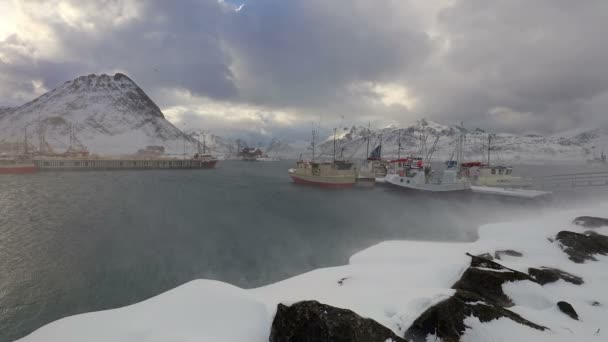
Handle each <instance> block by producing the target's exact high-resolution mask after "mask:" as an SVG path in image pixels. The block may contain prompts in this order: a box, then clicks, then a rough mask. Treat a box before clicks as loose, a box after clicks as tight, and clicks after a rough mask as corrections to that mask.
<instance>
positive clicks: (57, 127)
mask: <svg viewBox="0 0 608 342" xmlns="http://www.w3.org/2000/svg"><path fill="white" fill-rule="evenodd" d="M26 127H27V136H28V140H29V143H30V144H31V145H32V146H31V147H33V148H36V147H38V146H39V144H40V140H41V139H43V140H46V142H47V143H48V144H49V145H50V146H51V147H52V148H53V149H54V150H56V151H57V152H63V151H64V150H65V149H66V148H67V147H68V144H69V137H70V133H71V132H72V131H73V133H74V135H75V137H76V139H77V140H78V142H79V143H80V144H81V145H84V146H85V147H86V148H88V149H89V150H90V151H91V152H94V153H104V154H123V153H133V152H135V151H137V150H138V149H140V148H143V147H145V146H147V145H162V146H165V149H166V150H168V151H176V152H177V151H182V150H183V141H184V139H187V140H189V141H190V143H192V142H194V141H193V140H192V138H189V137H186V136H185V135H184V133H183V132H182V131H180V130H179V129H178V128H176V127H175V126H173V125H172V124H171V123H170V122H169V121H167V120H166V119H165V117H164V115H163V113H162V112H161V110H160V109H159V108H158V106H157V105H156V104H155V103H154V102H153V101H152V100H151V99H150V98H149V97H148V96H147V95H146V94H145V93H144V91H143V90H142V89H141V88H140V87H139V86H137V84H135V82H133V80H131V79H130V78H129V77H127V76H125V75H123V74H119V73H117V74H115V75H114V76H109V75H105V74H102V75H88V76H81V77H78V78H77V79H74V80H72V81H68V82H66V83H64V84H63V85H61V86H59V87H57V88H55V89H53V90H51V91H49V92H48V93H46V94H44V95H42V96H40V97H39V98H37V99H35V100H33V101H31V102H28V103H26V104H24V105H22V106H20V107H16V108H4V109H0V142H4V143H14V142H20V143H22V142H23V141H24V138H25V134H26Z"/></svg>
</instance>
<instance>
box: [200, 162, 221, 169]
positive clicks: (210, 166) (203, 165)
mask: <svg viewBox="0 0 608 342" xmlns="http://www.w3.org/2000/svg"><path fill="white" fill-rule="evenodd" d="M216 164H217V160H208V161H204V162H202V163H201V167H200V168H201V169H214V168H215V165H216Z"/></svg>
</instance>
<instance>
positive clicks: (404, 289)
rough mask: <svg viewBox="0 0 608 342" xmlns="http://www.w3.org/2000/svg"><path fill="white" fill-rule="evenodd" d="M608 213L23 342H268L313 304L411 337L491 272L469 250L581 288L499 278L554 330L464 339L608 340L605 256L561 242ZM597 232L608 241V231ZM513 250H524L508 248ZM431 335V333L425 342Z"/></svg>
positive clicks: (389, 249) (575, 212)
mask: <svg viewBox="0 0 608 342" xmlns="http://www.w3.org/2000/svg"><path fill="white" fill-rule="evenodd" d="M606 212H608V203H600V204H596V205H594V206H593V207H590V208H585V209H572V210H561V211H542V210H539V215H538V217H537V218H535V219H532V220H528V221H521V222H508V223H496V224H489V225H484V226H482V227H480V229H479V239H478V240H477V241H475V242H471V243H437V242H423V241H388V242H383V243H380V244H378V245H376V246H373V247H371V248H368V249H366V250H364V251H362V252H360V253H357V254H355V255H353V256H352V257H351V258H350V262H349V264H348V265H345V266H340V267H331V268H324V269H319V270H315V271H312V272H309V273H306V274H303V275H300V276H297V277H293V278H290V279H287V280H284V281H281V282H278V283H275V284H272V285H268V286H265V287H261V288H257V289H251V290H242V289H239V288H236V287H233V286H231V285H227V284H222V283H219V282H216V281H209V280H197V281H193V282H190V283H188V284H186V285H183V286H181V287H178V288H176V289H174V290H172V291H169V292H167V293H164V294H161V295H159V296H157V297H154V298H152V299H149V300H147V301H144V302H142V303H139V304H135V305H131V306H127V307H124V308H120V309H114V310H107V311H101V312H97V313H89V314H83V315H76V316H72V317H68V318H64V319H61V320H59V321H56V322H53V323H51V324H48V325H46V326H44V327H42V328H40V329H39V330H37V331H35V332H34V333H32V334H31V335H29V336H27V337H25V338H23V339H22V341H23V342H32V341H48V342H53V341H62V342H69V341H83V340H87V341H110V340H111V341H160V340H179V341H214V342H221V341H235V342H236V341H239V342H240V341H244V340H246V341H252V342H262V341H264V342H266V341H268V338H269V335H270V328H271V324H272V319H273V316H274V313H275V312H276V308H277V305H278V304H279V303H281V304H284V305H287V306H289V305H292V304H295V303H297V302H300V301H307V300H316V301H318V302H320V303H323V304H327V305H331V306H334V307H338V308H343V309H348V310H352V311H353V312H354V313H356V314H357V315H360V316H362V317H365V318H370V319H373V320H374V321H376V322H378V323H380V324H382V325H384V326H385V327H387V328H389V329H391V330H392V331H393V332H394V333H395V334H396V335H398V336H404V334H405V332H406V330H407V329H408V328H409V327H410V326H411V325H412V323H413V322H415V321H416V319H417V318H419V317H420V316H421V315H422V314H423V313H424V312H425V311H427V310H429V309H430V308H432V307H433V306H434V305H436V304H438V303H440V302H441V303H445V300H447V299H450V298H453V296H454V294H455V293H458V292H456V291H463V290H462V289H460V288H459V289H453V286H454V284H455V283H456V282H457V281H458V280H459V279H461V278H462V276H463V274H464V272H465V270H467V269H469V268H470V267H472V266H475V267H477V268H478V269H482V270H483V269H490V270H492V268H491V267H492V265H489V264H488V265H489V266H484V265H483V264H477V265H472V264H471V258H470V257H469V256H467V255H466V253H467V252H468V253H470V254H472V255H482V254H485V255H495V254H497V255H499V256H500V265H502V266H504V267H506V268H508V270H510V271H509V272H511V273H515V274H530V275H532V274H534V275H535V276H538V272H536V271H534V272H531V271H530V269H531V268H534V269H543V268H550V269H556V270H561V271H562V272H564V274H569V275H574V276H576V277H579V278H580V279H581V280H582V282H578V281H575V282H571V281H568V280H566V278H567V277H566V278H563V277H559V276H558V277H557V278H558V279H552V280H551V279H549V280H551V281H548V282H545V281H543V282H542V284H541V282H539V281H538V280H537V278H536V277H532V278H527V277H525V276H521V277H517V278H518V279H519V278H521V281H520V280H517V279H515V280H517V281H506V282H504V283H502V282H501V283H500V284H501V285H499V286H500V290H502V294H503V295H504V296H506V298H508V302H506V303H508V305H509V307H508V310H509V312H511V313H514V314H516V315H517V317H521V318H523V319H525V320H526V321H527V322H532V323H533V324H534V325H536V326H538V327H546V328H547V329H544V330H542V329H537V328H534V327H532V326H529V325H524V324H520V323H518V322H516V321H515V320H513V319H512V318H509V317H508V316H507V317H502V318H497V319H490V320H487V319H485V318H483V317H482V318H483V319H480V318H479V317H475V316H470V317H466V318H465V319H464V324H463V325H462V326H463V327H465V330H464V332H463V333H462V336H460V340H461V341H472V342H477V341H572V340H579V341H605V340H606V336H607V335H606V334H607V333H608V332H607V331H605V330H606V329H605V327H607V326H608V292H607V291H606V288H608V276H607V275H606V272H605V270H606V269H607V268H608V256H606V255H602V254H595V255H594V259H595V260H587V261H586V262H584V263H575V262H573V261H572V260H570V259H569V255H568V254H567V253H565V251H564V248H566V247H568V246H561V245H560V244H559V243H558V241H557V240H555V237H556V236H557V235H558V234H559V232H560V231H563V230H568V231H572V232H574V233H584V232H585V231H586V229H588V228H585V227H582V226H579V225H577V224H575V223H573V219H574V218H577V217H579V216H598V217H602V215H604V216H605V213H606ZM593 232H594V233H593V234H603V235H606V234H608V227H606V226H604V227H598V228H594V230H593ZM587 234H590V233H587ZM509 250H511V251H517V252H518V253H506V252H504V251H509ZM497 251H503V252H501V253H495V252H497ZM492 272H503V270H501V269H494V270H493V271H492ZM456 299H458V298H456ZM562 301H563V302H567V303H569V304H571V306H572V307H573V308H574V310H575V311H576V313H577V316H578V320H576V319H573V318H571V317H570V316H568V315H566V314H564V312H562V311H561V310H560V308H559V307H558V303H559V302H562ZM475 304H476V303H475V302H469V303H468V305H475ZM477 304H482V303H481V302H480V303H477ZM562 306H563V305H562ZM509 315H510V314H509ZM514 317H515V316H514ZM433 338H434V337H433V336H427V340H428V339H431V340H433Z"/></svg>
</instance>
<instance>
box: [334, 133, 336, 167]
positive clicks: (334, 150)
mask: <svg viewBox="0 0 608 342" xmlns="http://www.w3.org/2000/svg"><path fill="white" fill-rule="evenodd" d="M335 161H336V128H334V162H335Z"/></svg>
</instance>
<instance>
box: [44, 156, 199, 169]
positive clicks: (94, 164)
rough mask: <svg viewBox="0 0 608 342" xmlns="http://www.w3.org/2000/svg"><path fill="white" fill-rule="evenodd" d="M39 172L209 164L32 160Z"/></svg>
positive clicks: (192, 166) (162, 161) (179, 161)
mask: <svg viewBox="0 0 608 342" xmlns="http://www.w3.org/2000/svg"><path fill="white" fill-rule="evenodd" d="M33 162H34V164H35V165H36V166H37V167H38V170H40V171H60V170H66V171H67V170H142V169H206V168H210V167H209V162H208V161H205V160H199V159H162V158H157V159H135V158H132V159H122V158H103V159H101V158H100V159H86V158H73V159H72V158H57V159H55V158H53V159H34V160H33Z"/></svg>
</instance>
